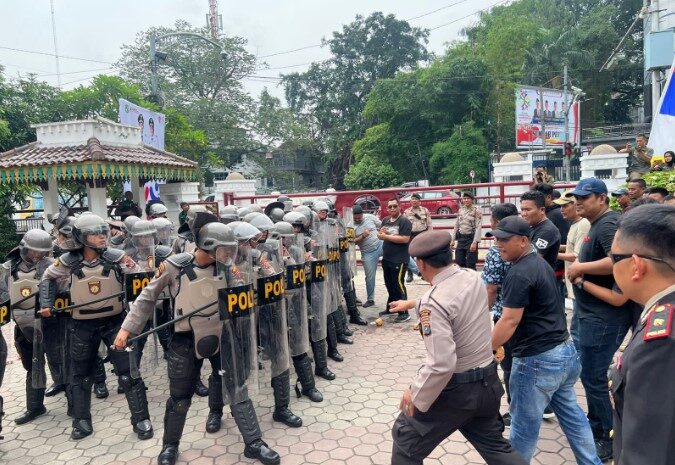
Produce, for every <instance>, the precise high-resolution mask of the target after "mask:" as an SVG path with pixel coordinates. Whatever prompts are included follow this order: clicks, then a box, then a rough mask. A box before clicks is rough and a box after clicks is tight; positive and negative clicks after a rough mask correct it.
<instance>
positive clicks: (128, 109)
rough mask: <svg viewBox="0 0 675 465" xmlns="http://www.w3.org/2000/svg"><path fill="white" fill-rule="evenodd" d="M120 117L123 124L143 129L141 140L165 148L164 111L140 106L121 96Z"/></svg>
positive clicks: (161, 148) (158, 147)
mask: <svg viewBox="0 0 675 465" xmlns="http://www.w3.org/2000/svg"><path fill="white" fill-rule="evenodd" d="M119 118H120V123H121V124H126V125H128V126H138V127H139V128H140V129H141V140H142V141H143V143H144V144H146V145H150V146H152V147H154V148H156V149H159V150H164V128H165V126H166V119H165V117H164V115H163V114H162V113H157V112H155V111H151V110H148V109H147V108H143V107H139V106H138V105H135V104H133V103H131V102H129V101H128V100H124V99H123V98H121V99H120V109H119Z"/></svg>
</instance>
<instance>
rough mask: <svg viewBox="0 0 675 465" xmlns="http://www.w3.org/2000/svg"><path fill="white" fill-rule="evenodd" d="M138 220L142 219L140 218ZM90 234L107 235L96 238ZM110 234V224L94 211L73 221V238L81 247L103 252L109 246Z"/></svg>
mask: <svg viewBox="0 0 675 465" xmlns="http://www.w3.org/2000/svg"><path fill="white" fill-rule="evenodd" d="M138 221H140V218H139V219H138ZM90 236H105V239H104V240H96V239H92V238H91V237H90ZM109 236H110V228H109V227H108V224H107V223H106V222H105V221H104V220H103V218H101V217H100V216H98V215H96V214H94V213H90V214H88V215H80V217H79V218H77V219H76V220H75V223H73V238H74V239H75V242H76V243H77V245H79V247H89V248H91V249H94V250H96V251H97V252H99V253H101V252H103V251H104V250H105V249H106V248H107V247H108V237H109Z"/></svg>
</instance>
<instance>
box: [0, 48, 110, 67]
mask: <svg viewBox="0 0 675 465" xmlns="http://www.w3.org/2000/svg"><path fill="white" fill-rule="evenodd" d="M0 50H10V51H12V52H21V53H31V54H33V55H44V56H49V57H56V54H54V53H49V52H38V51H36V50H25V49H22V48H14V47H3V46H0ZM59 58H64V59H67V60H79V61H88V62H91V63H103V64H105V65H113V64H114V63H113V62H111V61H102V60H94V59H92V58H80V57H72V56H66V55H59Z"/></svg>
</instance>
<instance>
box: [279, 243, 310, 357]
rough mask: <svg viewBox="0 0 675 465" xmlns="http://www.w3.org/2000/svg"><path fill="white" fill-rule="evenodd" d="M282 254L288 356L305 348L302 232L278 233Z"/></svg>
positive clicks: (300, 352)
mask: <svg viewBox="0 0 675 465" xmlns="http://www.w3.org/2000/svg"><path fill="white" fill-rule="evenodd" d="M281 242H282V245H283V247H282V255H283V258H284V263H285V265H286V286H285V287H286V288H285V292H284V300H285V301H286V314H287V316H288V317H287V321H288V345H289V350H290V354H291V357H296V356H298V355H302V354H304V353H307V352H308V351H309V321H308V315H307V298H306V294H307V293H306V289H305V283H306V282H307V275H306V270H305V238H304V236H303V235H302V234H294V235H293V236H288V237H282V239H281Z"/></svg>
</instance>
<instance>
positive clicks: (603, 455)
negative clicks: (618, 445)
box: [595, 439, 613, 462]
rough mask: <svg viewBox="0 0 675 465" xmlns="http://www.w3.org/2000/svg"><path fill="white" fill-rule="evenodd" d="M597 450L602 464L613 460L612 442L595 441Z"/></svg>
mask: <svg viewBox="0 0 675 465" xmlns="http://www.w3.org/2000/svg"><path fill="white" fill-rule="evenodd" d="M595 449H596V451H597V452H598V457H599V458H600V461H601V462H607V461H609V460H611V459H612V457H613V453H612V440H611V439H600V440H596V441H595Z"/></svg>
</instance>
